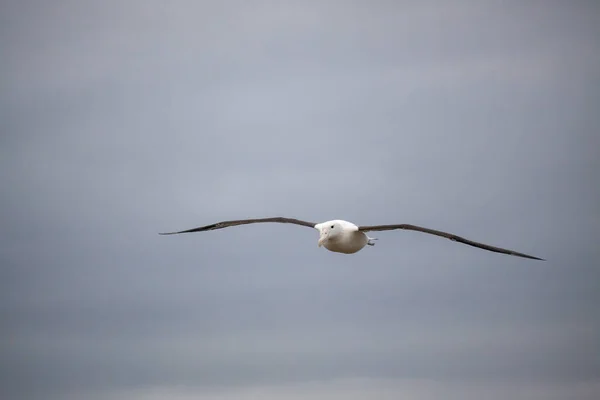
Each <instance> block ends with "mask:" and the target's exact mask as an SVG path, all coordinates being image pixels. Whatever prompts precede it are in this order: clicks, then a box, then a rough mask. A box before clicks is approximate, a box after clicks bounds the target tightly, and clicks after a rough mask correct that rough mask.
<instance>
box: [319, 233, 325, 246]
mask: <svg viewBox="0 0 600 400" xmlns="http://www.w3.org/2000/svg"><path fill="white" fill-rule="evenodd" d="M326 240H327V235H321V237H320V238H319V243H318V245H319V247H321V246H323V243H324V242H325V241H326Z"/></svg>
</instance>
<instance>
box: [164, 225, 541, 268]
mask: <svg viewBox="0 0 600 400" xmlns="http://www.w3.org/2000/svg"><path fill="white" fill-rule="evenodd" d="M264 222H277V223H284V224H295V225H300V226H306V227H309V228H314V229H316V230H318V231H319V235H320V236H319V241H318V243H317V244H318V246H319V247H321V246H323V247H325V248H326V249H327V250H329V251H332V252H335V253H343V254H354V253H356V252H358V251H360V250H361V249H362V248H364V247H365V246H367V245H369V246H374V245H375V243H374V240H377V239H376V238H371V237H369V236H367V235H366V233H365V232H369V231H389V230H395V229H403V230H410V231H418V232H423V233H428V234H431V235H435V236H440V237H444V238H446V239H450V240H452V241H454V242H459V243H463V244H466V245H469V246H473V247H478V248H480V249H484V250H488V251H493V252H495V253H502V254H508V255H512V256H517V257H524V258H529V259H532V260H541V261H544V259H542V258H539V257H534V256H530V255H527V254H524V253H519V252H516V251H514V250H508V249H503V248H501V247H495V246H490V245H488V244H484V243H479V242H474V241H472V240H469V239H465V238H463V237H460V236H457V235H454V234H452V233H447V232H442V231H438V230H435V229H429V228H424V227H422V226H417V225H411V224H392V225H371V226H358V225H355V224H353V223H352V222H348V221H344V220H341V219H334V220H330V221H325V222H321V223H314V222H309V221H303V220H300V219H295V218H286V217H269V218H253V219H240V220H232V221H221V222H217V223H214V224H210V225H205V226H201V227H198V228H193V229H188V230H185V231H178V232H168V233H160V235H174V234H179V233H192V232H204V231H211V230H215V229H223V228H227V227H230V226H237V225H247V224H256V223H264Z"/></svg>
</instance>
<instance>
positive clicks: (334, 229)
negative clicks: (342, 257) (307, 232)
mask: <svg viewBox="0 0 600 400" xmlns="http://www.w3.org/2000/svg"><path fill="white" fill-rule="evenodd" d="M340 222H341V221H336V220H334V221H327V222H322V223H320V224H317V225H315V228H317V229H318V230H319V233H320V234H321V236H320V237H319V242H318V245H319V247H321V246H323V244H324V243H325V242H327V241H328V240H335V239H336V237H339V236H340V235H341V234H342V230H343V228H342V225H341V223H340Z"/></svg>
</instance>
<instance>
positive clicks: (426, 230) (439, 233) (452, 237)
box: [358, 224, 546, 261]
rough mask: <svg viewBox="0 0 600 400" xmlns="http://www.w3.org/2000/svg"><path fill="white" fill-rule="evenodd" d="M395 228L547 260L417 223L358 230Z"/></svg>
mask: <svg viewBox="0 0 600 400" xmlns="http://www.w3.org/2000/svg"><path fill="white" fill-rule="evenodd" d="M394 229H405V230H409V231H418V232H424V233H429V234H430V235H436V236H441V237H444V238H447V239H450V240H452V241H454V242H459V243H464V244H467V245H469V246H473V247H478V248H480V249H484V250H488V251H493V252H496V253H502V254H509V255H511V256H517V257H524V258H530V259H532V260H541V261H546V260H544V259H543V258H538V257H534V256H530V255H527V254H523V253H519V252H517V251H514V250H508V249H503V248H501V247H495V246H490V245H488V244H484V243H479V242H474V241H472V240H469V239H465V238H463V237H460V236H457V235H454V234H452V233H447V232H442V231H437V230H435V229H429V228H423V227H421V226H417V225H410V224H394V225H372V226H359V227H358V230H359V231H362V232H368V231H390V230H394Z"/></svg>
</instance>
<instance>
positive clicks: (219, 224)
mask: <svg viewBox="0 0 600 400" xmlns="http://www.w3.org/2000/svg"><path fill="white" fill-rule="evenodd" d="M262 222H278V223H281V224H295V225H301V226H307V227H309V228H314V227H315V225H316V223H314V222H308V221H302V220H299V219H295V218H285V217H271V218H254V219H238V220H234V221H221V222H217V223H214V224H210V225H206V226H200V227H198V228H193V229H188V230H185V231H179V232H165V233H159V235H176V234H178V233H191V232H204V231H213V230H215V229H223V228H227V227H230V226H237V225H247V224H258V223H262Z"/></svg>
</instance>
